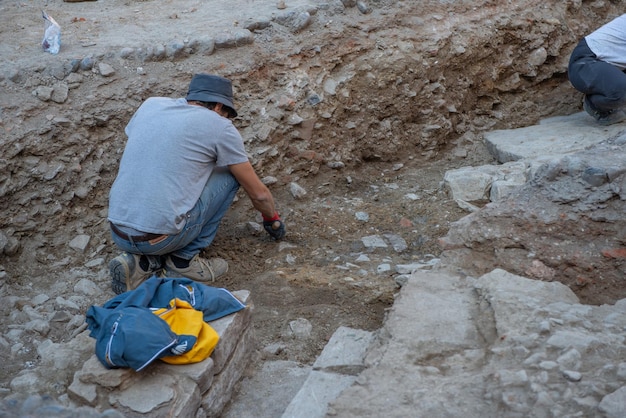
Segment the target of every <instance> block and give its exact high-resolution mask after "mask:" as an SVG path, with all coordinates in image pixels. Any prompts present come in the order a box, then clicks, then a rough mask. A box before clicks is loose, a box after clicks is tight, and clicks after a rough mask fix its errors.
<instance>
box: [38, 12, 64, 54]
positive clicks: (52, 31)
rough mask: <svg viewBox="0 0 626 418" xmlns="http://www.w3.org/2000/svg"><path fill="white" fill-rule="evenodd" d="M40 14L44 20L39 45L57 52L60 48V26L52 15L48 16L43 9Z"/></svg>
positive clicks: (51, 51)
mask: <svg viewBox="0 0 626 418" xmlns="http://www.w3.org/2000/svg"><path fill="white" fill-rule="evenodd" d="M41 14H42V16H43V18H44V20H45V21H46V26H45V30H44V34H43V41H42V42H41V46H43V50H44V51H46V52H49V53H51V54H56V53H58V52H59V49H61V26H59V24H58V23H57V22H56V21H55V20H54V19H53V18H52V16H49V15H48V13H46V12H44V11H43V10H42V11H41Z"/></svg>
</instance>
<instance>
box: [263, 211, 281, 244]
mask: <svg viewBox="0 0 626 418" xmlns="http://www.w3.org/2000/svg"><path fill="white" fill-rule="evenodd" d="M261 215H262V216H263V228H265V230H266V231H267V233H268V234H270V236H271V237H272V238H274V239H276V240H279V239H282V238H283V237H284V236H285V233H286V231H285V224H284V223H283V221H281V220H280V216H279V215H278V212H276V213H275V214H274V216H273V217H271V218H268V217H267V216H265V215H263V214H261Z"/></svg>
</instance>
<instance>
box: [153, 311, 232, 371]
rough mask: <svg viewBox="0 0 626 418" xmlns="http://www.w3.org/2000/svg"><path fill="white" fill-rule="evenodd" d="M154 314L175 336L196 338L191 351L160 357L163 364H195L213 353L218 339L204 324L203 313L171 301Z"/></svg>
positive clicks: (211, 329) (210, 328)
mask: <svg viewBox="0 0 626 418" xmlns="http://www.w3.org/2000/svg"><path fill="white" fill-rule="evenodd" d="M154 314H156V315H158V316H160V317H161V318H162V319H163V320H164V321H165V322H167V323H168V325H169V326H170V328H171V330H172V331H173V332H174V333H175V334H176V335H191V336H194V337H196V338H197V340H196V343H195V344H194V346H193V347H192V348H191V350H189V351H187V352H185V353H183V354H180V355H173V356H167V357H161V360H163V361H164V362H166V363H170V364H189V363H197V362H200V361H202V360H204V359H206V358H208V357H209V356H210V355H211V353H213V350H214V349H215V346H216V345H217V342H218V341H219V338H220V337H219V335H218V334H217V332H216V331H215V330H214V329H213V328H212V327H211V326H210V325H209V324H207V323H206V322H204V319H203V313H202V312H201V311H198V310H195V309H194V308H193V307H192V306H191V304H190V303H189V302H185V301H183V300H180V299H172V300H171V301H170V306H169V307H168V308H162V309H159V310H156V311H154Z"/></svg>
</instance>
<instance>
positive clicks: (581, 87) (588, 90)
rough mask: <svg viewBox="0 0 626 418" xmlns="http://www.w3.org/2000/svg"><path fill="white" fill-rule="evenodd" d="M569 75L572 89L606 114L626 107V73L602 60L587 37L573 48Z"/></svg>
mask: <svg viewBox="0 0 626 418" xmlns="http://www.w3.org/2000/svg"><path fill="white" fill-rule="evenodd" d="M567 72H568V76H569V80H570V83H572V86H574V88H575V89H576V90H578V91H580V92H581V93H584V94H585V95H586V96H587V99H588V100H589V101H590V102H591V105H592V106H593V107H594V108H595V109H597V110H598V111H601V112H606V111H609V110H614V109H618V108H621V107H624V105H626V74H624V72H623V71H622V70H620V69H619V68H617V67H616V66H614V65H612V64H609V63H608V62H604V61H601V60H599V59H598V58H597V57H596V54H594V53H593V51H591V49H589V46H588V45H587V41H586V40H585V38H583V39H582V40H581V41H580V42H579V43H578V45H577V46H576V48H574V51H573V52H572V55H571V56H570V61H569V66H568V70H567Z"/></svg>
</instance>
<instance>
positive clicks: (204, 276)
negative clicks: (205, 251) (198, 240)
mask: <svg viewBox="0 0 626 418" xmlns="http://www.w3.org/2000/svg"><path fill="white" fill-rule="evenodd" d="M227 271H228V263H227V262H226V260H224V259H223V258H210V259H208V260H206V259H204V258H201V257H200V256H199V255H198V254H196V255H195V256H194V257H193V258H192V259H191V261H189V267H182V268H179V267H176V265H175V264H174V262H173V261H172V258H171V257H167V259H166V260H165V269H164V273H165V276H166V277H187V278H188V279H192V280H196V281H199V282H208V281H209V280H210V281H212V282H214V281H215V279H217V278H218V277H220V276H222V275H224V274H226V272H227Z"/></svg>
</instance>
